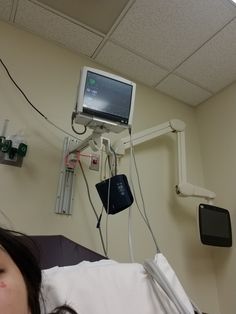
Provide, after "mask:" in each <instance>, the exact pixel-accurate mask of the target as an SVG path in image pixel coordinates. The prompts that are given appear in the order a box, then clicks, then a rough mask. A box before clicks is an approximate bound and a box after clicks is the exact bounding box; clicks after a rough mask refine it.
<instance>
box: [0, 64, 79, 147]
mask: <svg viewBox="0 0 236 314" xmlns="http://www.w3.org/2000/svg"><path fill="white" fill-rule="evenodd" d="M0 62H1V64H2V66H3V67H4V69H5V71H6V73H7V75H8V76H9V78H10V80H11V81H12V83H13V84H14V85H15V86H16V88H17V89H18V90H19V91H20V93H21V94H22V95H23V97H24V98H25V100H26V101H27V102H28V104H29V105H30V106H31V107H32V108H33V109H34V110H35V111H36V112H37V113H38V114H40V115H41V117H43V118H44V119H45V120H46V121H47V122H48V123H49V124H51V125H52V126H54V127H55V128H56V129H57V130H59V131H61V132H63V133H64V134H66V135H68V136H70V137H73V138H75V139H76V140H79V141H81V140H80V139H78V138H77V137H75V136H74V135H72V134H70V133H68V132H67V131H65V130H63V129H62V128H60V127H59V126H57V125H56V124H55V123H53V122H52V121H50V120H49V119H48V118H47V117H46V116H45V115H44V114H43V113H42V112H41V111H40V110H39V109H38V108H36V107H35V106H34V105H33V103H32V102H31V101H30V100H29V98H28V97H27V96H26V94H25V93H24V92H23V90H22V89H21V88H20V86H19V85H18V84H17V83H16V81H15V80H14V79H13V77H12V75H11V74H10V72H9V70H8V68H7V66H6V65H5V63H4V62H3V61H2V59H1V58H0Z"/></svg>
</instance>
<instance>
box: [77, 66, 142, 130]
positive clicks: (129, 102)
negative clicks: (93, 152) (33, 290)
mask: <svg viewBox="0 0 236 314" xmlns="http://www.w3.org/2000/svg"><path fill="white" fill-rule="evenodd" d="M135 90H136V84H135V83H133V82H131V81H129V80H127V79H124V78H122V77H120V76H117V75H114V74H110V73H107V72H104V71H101V70H97V69H93V68H89V67H83V68H82V71H81V77H80V83H79V88H78V97H77V102H76V108H75V111H76V118H75V122H76V123H78V124H82V125H85V126H86V127H89V128H92V129H95V128H96V127H100V126H102V127H104V128H105V129H107V131H108V132H109V131H111V132H115V133H119V132H121V131H122V130H124V129H125V128H128V127H131V125H132V119H133V111H134V99H135Z"/></svg>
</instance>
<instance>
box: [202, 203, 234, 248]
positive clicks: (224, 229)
mask: <svg viewBox="0 0 236 314" xmlns="http://www.w3.org/2000/svg"><path fill="white" fill-rule="evenodd" d="M198 217H199V230H200V237H201V242H202V243H203V244H207V245H213V246H227V247H230V246H232V232H231V222H230V214H229V211H228V210H227V209H224V208H220V207H216V206H213V205H209V204H200V205H199V208H198Z"/></svg>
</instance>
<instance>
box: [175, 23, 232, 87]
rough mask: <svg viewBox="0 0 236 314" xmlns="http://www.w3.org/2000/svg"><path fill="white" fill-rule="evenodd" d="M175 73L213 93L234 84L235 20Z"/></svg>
mask: <svg viewBox="0 0 236 314" xmlns="http://www.w3.org/2000/svg"><path fill="white" fill-rule="evenodd" d="M176 72H177V73H180V74H181V75H182V76H184V77H186V78H189V79H191V80H192V81H195V82H196V83H199V84H200V85H201V86H203V87H205V88H206V89H208V90H211V91H214V92H218V91H219V90H221V89H222V88H223V87H225V86H227V85H229V84H231V83H232V82H234V81H235V80H236V20H234V21H232V22H231V23H230V24H228V25H227V26H226V27H225V28H224V29H223V30H222V31H221V32H219V33H218V34H217V35H216V36H215V37H214V38H212V39H211V40H210V41H209V42H208V43H206V44H205V45H204V46H203V47H202V48H201V49H200V50H198V51H197V52H196V53H195V54H194V55H193V56H192V57H191V58H189V59H188V60H187V61H185V62H184V63H183V64H182V65H181V66H180V67H179V68H178V69H177V70H176Z"/></svg>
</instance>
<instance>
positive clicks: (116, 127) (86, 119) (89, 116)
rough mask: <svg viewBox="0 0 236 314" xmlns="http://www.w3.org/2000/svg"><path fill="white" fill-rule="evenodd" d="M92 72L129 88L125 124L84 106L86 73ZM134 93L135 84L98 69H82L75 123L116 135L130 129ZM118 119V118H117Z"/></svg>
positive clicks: (107, 114) (113, 117)
mask: <svg viewBox="0 0 236 314" xmlns="http://www.w3.org/2000/svg"><path fill="white" fill-rule="evenodd" d="M89 72H92V73H95V74H97V75H100V76H103V77H105V78H108V79H112V80H115V81H118V82H121V83H124V84H127V85H129V86H130V87H131V91H132V92H131V100H130V108H129V117H128V119H127V118H126V120H128V121H126V122H124V123H122V121H117V120H118V119H116V117H115V116H112V114H111V115H110V114H109V113H105V112H102V111H101V112H100V111H96V110H91V109H88V108H86V107H85V106H84V94H85V88H86V79H87V76H88V73H89ZM135 93H136V84H135V83H134V82H132V81H130V80H127V79H125V78H123V77H120V76H118V75H115V74H112V73H108V72H105V71H102V70H99V69H95V68H91V67H83V68H82V70H81V76H80V82H79V89H78V96H77V108H76V112H77V117H76V120H75V122H77V123H79V124H83V125H86V126H88V127H92V128H94V127H95V126H99V125H103V126H104V127H106V128H107V129H108V130H109V131H113V132H115V133H118V132H120V131H122V130H123V129H125V128H130V127H131V126H132V121H133V112H134V102H135ZM117 117H118V116H117Z"/></svg>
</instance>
